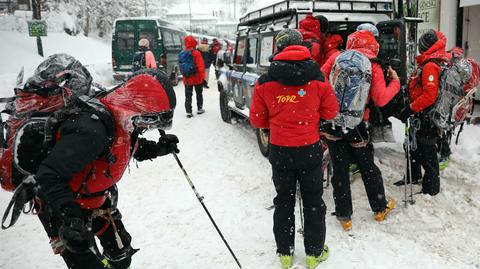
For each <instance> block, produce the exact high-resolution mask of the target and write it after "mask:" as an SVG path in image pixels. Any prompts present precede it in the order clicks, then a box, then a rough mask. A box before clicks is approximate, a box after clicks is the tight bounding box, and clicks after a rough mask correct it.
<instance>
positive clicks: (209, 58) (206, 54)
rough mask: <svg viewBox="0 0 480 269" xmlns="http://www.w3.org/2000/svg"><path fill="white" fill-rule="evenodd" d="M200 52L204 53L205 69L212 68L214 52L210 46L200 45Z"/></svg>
mask: <svg viewBox="0 0 480 269" xmlns="http://www.w3.org/2000/svg"><path fill="white" fill-rule="evenodd" d="M198 50H199V51H200V52H201V53H202V58H203V63H204V65H205V68H210V66H211V65H212V59H213V56H212V52H211V51H210V46H209V45H208V44H200V45H198Z"/></svg>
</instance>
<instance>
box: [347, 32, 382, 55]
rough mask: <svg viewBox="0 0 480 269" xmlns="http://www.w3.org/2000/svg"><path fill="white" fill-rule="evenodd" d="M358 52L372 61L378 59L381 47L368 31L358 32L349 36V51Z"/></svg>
mask: <svg viewBox="0 0 480 269" xmlns="http://www.w3.org/2000/svg"><path fill="white" fill-rule="evenodd" d="M351 49H353V50H356V51H359V52H361V53H363V54H365V55H366V56H367V57H368V58H370V59H372V58H375V57H377V55H378V51H379V50H380V45H379V44H378V42H377V40H376V39H375V36H373V34H372V33H370V32H369V31H367V30H361V31H356V32H354V33H352V34H350V35H349V36H348V39H347V50H351Z"/></svg>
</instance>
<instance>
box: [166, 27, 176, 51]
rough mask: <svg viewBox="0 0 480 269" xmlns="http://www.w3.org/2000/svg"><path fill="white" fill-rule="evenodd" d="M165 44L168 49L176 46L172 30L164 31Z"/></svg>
mask: <svg viewBox="0 0 480 269" xmlns="http://www.w3.org/2000/svg"><path fill="white" fill-rule="evenodd" d="M163 45H164V46H165V48H166V49H172V48H173V47H175V43H174V41H173V35H172V33H171V32H167V31H163Z"/></svg>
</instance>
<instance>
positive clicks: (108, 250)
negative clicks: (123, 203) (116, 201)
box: [38, 202, 136, 269]
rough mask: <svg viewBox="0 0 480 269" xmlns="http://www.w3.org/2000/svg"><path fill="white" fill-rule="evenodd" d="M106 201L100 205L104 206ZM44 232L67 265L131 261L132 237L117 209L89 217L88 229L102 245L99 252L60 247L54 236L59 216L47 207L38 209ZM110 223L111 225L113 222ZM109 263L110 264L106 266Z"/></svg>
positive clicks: (119, 268)
mask: <svg viewBox="0 0 480 269" xmlns="http://www.w3.org/2000/svg"><path fill="white" fill-rule="evenodd" d="M108 205H110V204H109V202H107V203H106V204H105V206H102V208H108ZM84 214H85V220H88V219H89V218H90V217H91V211H89V210H85V211H84ZM38 217H39V219H40V221H41V223H42V225H43V227H44V229H45V231H46V232H47V235H48V236H49V237H50V243H51V245H52V248H53V251H54V253H55V254H60V255H61V256H62V258H63V260H64V261H65V263H66V265H67V266H68V268H70V269H86V268H88V269H102V268H111V269H127V268H129V266H130V263H131V261H132V257H131V256H132V255H133V254H134V253H135V252H136V250H134V249H132V247H131V246H130V242H131V240H132V238H131V236H130V234H129V233H128V232H127V231H126V230H125V227H124V225H123V222H122V220H121V218H122V216H121V214H120V212H119V211H118V210H114V211H113V212H112V213H111V217H110V216H107V215H102V216H98V217H95V218H93V219H92V221H91V226H92V232H93V233H95V235H96V237H97V238H98V239H99V241H100V244H101V245H102V248H103V254H100V253H93V252H87V253H73V252H70V251H69V250H68V249H66V248H64V247H63V245H62V243H61V241H60V240H59V237H58V229H59V227H60V225H61V220H60V219H59V218H58V217H55V216H53V215H51V214H49V212H48V211H44V212H41V213H40V214H39V215H38ZM113 224H114V225H113ZM115 231H117V233H118V235H119V237H120V240H121V244H122V245H121V247H120V246H119V245H118V242H117V240H116V236H115ZM108 266H110V267H108Z"/></svg>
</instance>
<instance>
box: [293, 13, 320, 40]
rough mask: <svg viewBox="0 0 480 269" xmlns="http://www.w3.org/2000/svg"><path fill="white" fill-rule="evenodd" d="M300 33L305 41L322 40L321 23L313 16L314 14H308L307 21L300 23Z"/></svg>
mask: <svg viewBox="0 0 480 269" xmlns="http://www.w3.org/2000/svg"><path fill="white" fill-rule="evenodd" d="M298 31H300V33H302V36H303V39H305V40H307V39H316V40H320V39H321V36H320V33H321V29H320V22H319V21H318V20H317V19H315V17H313V16H312V14H308V15H307V17H305V19H303V20H301V21H300V23H299V27H298Z"/></svg>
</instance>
